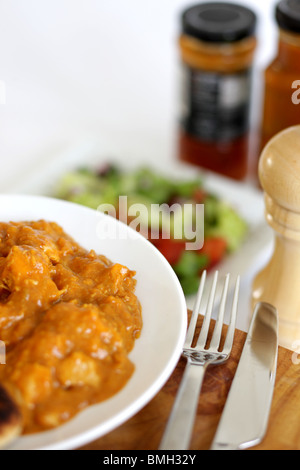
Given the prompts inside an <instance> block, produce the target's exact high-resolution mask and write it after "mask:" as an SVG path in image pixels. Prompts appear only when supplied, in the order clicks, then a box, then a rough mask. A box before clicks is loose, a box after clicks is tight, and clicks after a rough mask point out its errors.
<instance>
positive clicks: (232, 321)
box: [222, 276, 240, 354]
mask: <svg viewBox="0 0 300 470" xmlns="http://www.w3.org/2000/svg"><path fill="white" fill-rule="evenodd" d="M239 290H240V276H238V277H237V281H236V286H235V292H234V297H233V303H232V310H231V317H230V323H229V327H228V331H227V336H226V340H225V345H224V348H223V351H222V352H223V354H230V353H231V350H232V346H233V339H234V333H235V325H236V317H237V308H238V299H239Z"/></svg>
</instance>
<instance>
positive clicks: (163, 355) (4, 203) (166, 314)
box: [0, 195, 187, 449]
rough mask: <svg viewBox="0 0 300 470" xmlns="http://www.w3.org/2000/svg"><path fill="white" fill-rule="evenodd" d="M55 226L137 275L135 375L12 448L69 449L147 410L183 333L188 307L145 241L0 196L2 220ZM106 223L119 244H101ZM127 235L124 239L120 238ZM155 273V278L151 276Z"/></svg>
mask: <svg viewBox="0 0 300 470" xmlns="http://www.w3.org/2000/svg"><path fill="white" fill-rule="evenodd" d="M38 219H46V220H49V221H55V222H57V223H58V224H60V225H61V226H62V227H63V229H64V230H65V231H66V232H67V233H68V234H70V235H71V236H72V237H73V238H74V239H75V240H76V241H77V242H78V243H79V244H80V245H81V246H83V247H85V248H86V249H94V250H95V251H96V252H97V253H99V254H104V255H105V256H107V257H108V258H109V259H111V260H112V261H114V262H118V263H121V264H124V265H125V266H127V267H128V268H130V269H132V270H135V271H136V272H137V274H136V279H137V290H136V293H137V296H138V298H139V299H140V301H141V304H142V309H143V329H142V333H141V337H140V338H139V339H138V340H137V341H136V343H135V347H134V349H133V351H132V353H131V354H130V358H131V360H132V361H133V363H134V364H135V368H136V369H135V372H134V374H133V376H132V378H131V379H130V380H129V382H128V384H127V385H126V386H125V387H124V389H123V390H121V391H120V392H119V393H118V394H116V395H115V396H114V397H112V398H111V399H109V400H107V401H105V402H103V403H101V404H99V405H94V406H92V407H90V408H88V409H86V410H84V411H83V412H81V413H80V414H79V415H77V416H76V417H75V418H74V419H72V420H71V421H69V422H68V423H66V424H64V425H63V426H60V427H59V428H57V429H54V430H51V431H47V432H43V433H38V434H33V435H29V436H24V437H20V438H19V439H17V440H16V441H15V442H14V444H13V445H12V446H11V447H10V449H71V448H76V447H79V446H82V445H84V444H86V443H87V442H90V441H92V440H94V439H96V438H98V437H100V436H102V435H104V434H105V433H107V432H109V431H111V430H112V429H114V428H116V427H117V426H119V425H120V424H122V423H123V422H124V421H126V420H128V419H129V418H130V417H132V416H133V415H134V414H135V413H137V412H138V411H139V410H140V409H141V408H142V407H143V406H145V405H146V404H147V403H148V402H149V401H150V400H151V399H152V398H153V397H154V396H155V395H156V394H157V393H158V391H159V390H160V389H161V388H162V387H163V385H164V384H165V382H166V381H167V380H168V378H169V377H170V375H171V373H172V372H173V370H174V368H175V367H176V364H177V362H178V359H179V357H180V353H181V350H182V346H183V341H184V338H185V334H186V326H187V325H186V323H187V315H186V302H185V298H184V295H183V292H182V289H181V286H180V284H179V282H178V280H177V277H176V276H175V274H174V272H173V270H172V269H171V267H170V266H169V264H168V263H167V261H166V260H165V258H164V257H163V256H162V255H161V254H160V253H159V252H158V251H157V250H156V248H154V247H153V246H152V245H151V244H150V243H149V242H148V241H147V240H146V239H145V238H143V237H142V236H141V235H139V234H137V233H136V232H134V231H133V230H132V229H130V228H129V227H127V226H126V225H123V224H121V223H120V222H118V221H116V220H115V219H113V218H110V217H108V216H105V215H103V214H100V213H98V212H96V211H93V210H91V209H87V208H85V207H83V206H78V205H76V204H72V203H69V202H65V201H59V200H55V199H51V198H46V197H45V198H44V197H37V196H24V195H23V196H22V195H0V220H1V221H4V222H5V221H6V222H7V221H24V220H38ZM103 222H105V224H107V225H106V227H107V229H108V232H109V233H113V232H112V231H113V230H118V229H120V228H121V229H122V234H123V235H122V238H123V239H112V238H106V239H102V240H100V239H99V236H98V235H97V227H99V223H103ZM124 234H125V236H124ZM153 273H155V275H153Z"/></svg>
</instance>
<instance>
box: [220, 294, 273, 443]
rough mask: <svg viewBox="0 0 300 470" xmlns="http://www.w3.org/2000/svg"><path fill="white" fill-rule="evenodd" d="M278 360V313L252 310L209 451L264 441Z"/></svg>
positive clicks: (262, 307) (266, 308) (261, 305)
mask: <svg viewBox="0 0 300 470" xmlns="http://www.w3.org/2000/svg"><path fill="white" fill-rule="evenodd" d="M277 356H278V312H277V310H276V308H275V307H273V306H272V305H270V304H267V303H264V302H261V303H259V304H258V305H257V306H256V307H255V310H254V313H253V317H252V321H251V325H250V328H249V332H248V335H247V338H246V342H245V345H244V348H243V351H242V355H241V358H240V361H239V364H238V368H237V370H236V373H235V377H234V380H233V383H232V385H231V388H230V390H229V394H228V398H227V400H226V404H225V407H224V410H223V413H222V416H221V420H220V423H219V426H218V429H217V432H216V435H215V438H214V440H213V444H212V446H211V450H243V449H248V448H250V447H254V446H256V445H258V444H259V443H260V442H261V441H262V440H263V438H264V436H265V434H266V431H267V426H268V421H269V414H270V409H271V404H272V399H273V391H274V385H275V379H276V370H277Z"/></svg>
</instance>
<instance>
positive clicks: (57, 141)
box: [0, 0, 277, 188]
mask: <svg viewBox="0 0 300 470" xmlns="http://www.w3.org/2000/svg"><path fill="white" fill-rule="evenodd" d="M233 1H234V0H233ZM194 3H195V2H194ZM238 3H241V4H245V6H250V7H251V8H252V9H253V10H254V11H256V12H257V14H258V16H259V29H258V40H259V46H258V50H257V53H256V59H255V71H256V74H255V93H254V106H253V122H254V125H256V124H257V119H259V116H260V111H261V110H260V107H261V87H260V85H261V80H260V73H261V71H262V69H263V68H264V67H265V66H266V65H267V64H268V62H269V61H270V60H271V58H272V57H273V56H274V54H275V51H276V47H277V44H276V40H277V38H276V36H277V28H276V25H275V22H274V4H275V1H274V0H263V1H262V0H239V2H238ZM191 4H193V2H190V1H186V0H163V1H162V0H151V1H150V0H148V1H145V0H144V1H141V0H110V1H109V2H107V1H104V0H85V1H83V0H51V1H50V0H43V2H41V1H39V0H26V1H24V0H14V1H13V2H9V1H7V0H1V2H0V18H1V20H0V21H1V27H0V43H1V47H0V64H1V66H0V80H2V81H4V82H5V87H6V97H5V104H1V105H0V142H1V145H0V152H1V161H2V162H3V163H2V172H1V174H0V188H1V185H2V186H3V185H4V183H5V182H7V181H9V179H10V178H12V177H13V176H14V173H15V172H16V171H18V172H22V171H23V169H24V171H28V168H30V165H31V166H32V168H34V167H35V165H36V164H37V162H39V163H41V162H43V161H45V160H47V159H49V158H51V155H53V154H55V153H56V152H60V151H62V150H63V149H64V148H67V147H68V146H69V145H74V144H76V142H80V141H82V140H85V139H89V138H90V137H92V138H93V139H94V138H96V139H99V141H100V142H101V139H105V140H106V141H109V140H111V141H112V142H117V143H118V147H119V148H121V149H122V152H124V158H130V155H132V156H134V157H135V158H136V157H139V156H140V157H141V159H143V160H154V159H162V158H165V159H171V160H172V159H174V158H176V130H177V113H178V84H179V78H178V74H179V50H178V44H177V40H178V36H179V32H180V14H181V12H182V10H183V9H185V8H186V7H188V6H190V5H191Z"/></svg>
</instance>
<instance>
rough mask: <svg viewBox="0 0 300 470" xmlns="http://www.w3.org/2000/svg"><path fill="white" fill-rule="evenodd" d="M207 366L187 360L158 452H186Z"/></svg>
mask: <svg viewBox="0 0 300 470" xmlns="http://www.w3.org/2000/svg"><path fill="white" fill-rule="evenodd" d="M206 369H207V365H199V364H197V365H196V364H193V363H192V362H191V361H190V360H188V362H187V365H186V368H185V371H184V375H183V378H182V381H181V384H180V387H179V390H178V393H177V396H176V399H175V404H174V406H173V409H172V412H171V415H170V418H169V421H168V424H167V427H166V430H165V433H164V435H163V438H162V441H161V444H160V446H159V450H188V449H189V445H190V441H191V436H192V432H193V427H194V422H195V417H196V413H197V407H198V401H199V394H200V391H201V386H202V382H203V377H204V375H205V372H206Z"/></svg>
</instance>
